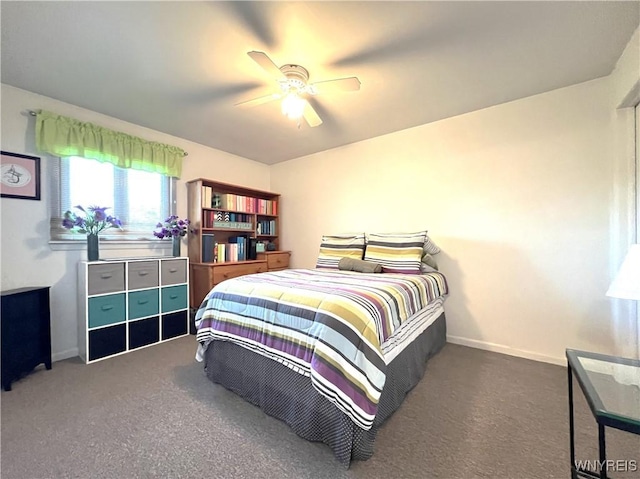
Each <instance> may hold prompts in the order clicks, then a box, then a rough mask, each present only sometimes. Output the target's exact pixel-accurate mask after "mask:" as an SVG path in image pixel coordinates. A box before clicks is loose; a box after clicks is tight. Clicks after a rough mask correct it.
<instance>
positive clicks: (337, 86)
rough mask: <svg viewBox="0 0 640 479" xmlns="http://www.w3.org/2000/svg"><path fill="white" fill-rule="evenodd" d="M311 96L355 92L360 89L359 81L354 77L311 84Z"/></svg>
mask: <svg viewBox="0 0 640 479" xmlns="http://www.w3.org/2000/svg"><path fill="white" fill-rule="evenodd" d="M310 86H311V90H313V94H314V95H316V94H318V93H332V92H336V91H356V90H359V89H360V80H358V79H357V78H356V77H349V78H338V79H336V80H326V81H319V82H316V83H312V84H311V85H310Z"/></svg>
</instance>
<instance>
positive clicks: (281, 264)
mask: <svg viewBox="0 0 640 479" xmlns="http://www.w3.org/2000/svg"><path fill="white" fill-rule="evenodd" d="M290 255H291V254H290V253H289V252H288V251H283V252H282V253H271V254H268V255H266V256H267V266H268V267H269V271H271V270H274V269H286V268H288V267H289V256H290Z"/></svg>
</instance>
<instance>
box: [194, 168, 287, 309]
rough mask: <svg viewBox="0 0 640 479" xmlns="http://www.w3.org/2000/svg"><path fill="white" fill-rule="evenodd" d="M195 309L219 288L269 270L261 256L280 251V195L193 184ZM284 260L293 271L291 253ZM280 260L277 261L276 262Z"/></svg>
mask: <svg viewBox="0 0 640 479" xmlns="http://www.w3.org/2000/svg"><path fill="white" fill-rule="evenodd" d="M187 194H188V196H187V199H188V210H189V213H188V217H189V219H190V220H191V230H192V233H191V234H190V235H188V241H189V243H188V244H189V264H190V278H191V298H190V304H191V307H192V308H194V309H195V308H198V307H199V306H200V304H201V303H202V300H203V299H204V297H205V296H206V295H207V293H208V292H209V291H210V290H211V289H212V288H213V287H214V286H215V285H216V284H218V283H220V282H222V281H224V280H226V279H230V278H235V277H237V276H243V275H246V274H253V273H262V272H266V271H269V269H270V268H269V265H268V260H267V257H266V256H265V255H259V251H271V252H274V253H275V252H280V240H281V237H280V231H282V224H281V216H280V215H281V205H280V195H279V194H277V193H271V192H268V191H261V190H255V189H251V188H244V187H242V186H237V185H230V184H227V183H220V182H217V181H212V180H206V179H202V178H199V179H197V180H192V181H188V182H187ZM281 253H286V254H283V255H281V256H280V258H281V261H284V259H286V260H287V263H286V264H284V262H283V263H282V264H281V269H283V268H285V267H288V259H289V252H281ZM273 258H275V256H274V257H273Z"/></svg>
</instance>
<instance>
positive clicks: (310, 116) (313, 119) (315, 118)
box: [302, 101, 322, 127]
mask: <svg viewBox="0 0 640 479" xmlns="http://www.w3.org/2000/svg"><path fill="white" fill-rule="evenodd" d="M302 115H303V116H304V119H305V120H307V123H309V126H310V127H314V126H320V125H322V118H320V116H319V115H318V113H316V111H315V110H314V109H313V107H312V106H311V103H309V102H308V101H307V102H306V103H305V105H304V112H303V113H302Z"/></svg>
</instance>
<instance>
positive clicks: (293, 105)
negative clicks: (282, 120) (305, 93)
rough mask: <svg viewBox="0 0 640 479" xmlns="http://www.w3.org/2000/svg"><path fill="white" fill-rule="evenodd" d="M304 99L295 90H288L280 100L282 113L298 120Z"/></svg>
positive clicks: (300, 116)
mask: <svg viewBox="0 0 640 479" xmlns="http://www.w3.org/2000/svg"><path fill="white" fill-rule="evenodd" d="M305 103H306V102H305V101H304V100H303V99H302V98H300V96H298V94H297V93H295V92H289V93H287V95H286V96H285V97H284V99H283V100H282V114H283V115H285V116H286V117H287V118H289V119H291V120H299V119H300V118H302V114H303V113H304V106H305Z"/></svg>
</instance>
